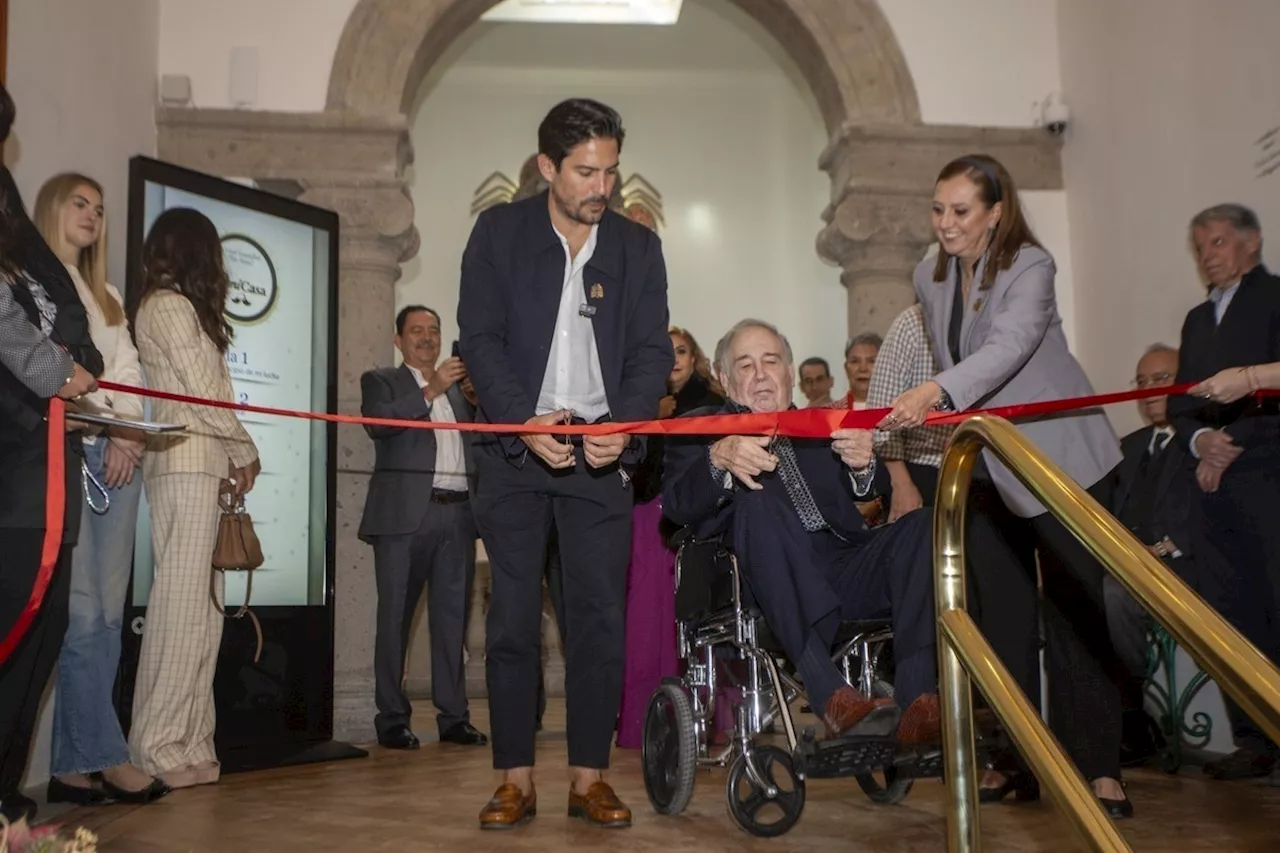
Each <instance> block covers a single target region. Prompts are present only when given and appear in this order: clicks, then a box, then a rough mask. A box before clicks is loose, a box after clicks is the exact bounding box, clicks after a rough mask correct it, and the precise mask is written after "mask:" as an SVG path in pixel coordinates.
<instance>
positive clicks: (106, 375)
mask: <svg viewBox="0 0 1280 853" xmlns="http://www.w3.org/2000/svg"><path fill="white" fill-rule="evenodd" d="M67 272H68V273H69V274H70V275H71V280H72V281H73V282H75V285H76V293H77V294H78V295H79V296H80V302H81V303H83V304H84V311H85V314H86V315H87V316H88V318H89V337H91V338H93V345H94V346H95V347H97V349H98V352H100V353H102V364H103V370H102V376H101V377H100V378H101V379H106V380H108V381H110V382H117V383H119V384H121V385H132V386H134V387H135V388H136V387H140V386H141V385H142V368H141V367H140V366H139V364H138V350H137V349H136V348H135V347H134V345H133V341H132V340H131V339H130V337H129V323H128V321H125V322H123V323H121V324H120V325H118V326H108V325H107V319H106V317H105V316H104V315H103V313H102V308H101V306H99V305H98V300H97V299H94V297H93V291H92V290H90V289H89V283H88V282H86V281H85V280H84V277H83V276H81V275H80V270H78V269H76V268H75V267H74V266H71V265H69V264H68V265H67ZM107 294H108V295H109V296H110V297H111V298H112V299H114V300H115V301H116V302H118V303H120V305H121V306H122V307H123V305H124V300H123V299H121V298H120V291H118V290H116V289H115V288H114V287H112V286H111V285H110V284H108V285H107ZM76 406H77V408H79V409H80V410H81V411H85V412H91V413H92V414H95V415H115V416H116V417H120V418H128V419H130V420H139V419H141V418H142V399H141V398H140V397H138V395H136V394H124V393H120V392H116V391H108V390H106V389H105V388H100V389H98V390H97V391H94V392H93V393H92V394H86V395H85V396H84V397H82V398H80V399H79V400H77V401H76ZM94 432H97V430H90V431H88V432H87V433H86V435H85V441H89V442H92V441H95V440H96V439H95V437H94V436H93V434H92V433H94Z"/></svg>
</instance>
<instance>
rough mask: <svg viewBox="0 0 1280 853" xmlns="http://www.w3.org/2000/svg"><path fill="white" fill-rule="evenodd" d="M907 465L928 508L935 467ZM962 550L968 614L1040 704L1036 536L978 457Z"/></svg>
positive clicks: (935, 479) (932, 499)
mask: <svg viewBox="0 0 1280 853" xmlns="http://www.w3.org/2000/svg"><path fill="white" fill-rule="evenodd" d="M907 471H908V473H909V474H910V475H911V481H912V483H914V484H915V487H916V489H917V490H918V491H919V492H920V496H921V498H922V499H923V500H924V505H925V507H926V508H928V510H929V511H930V512H932V508H933V506H934V505H935V500H936V498H937V492H938V469H937V468H935V467H933V466H932V465H919V464H916V463H914V462H908V463H907ZM965 555H966V560H965V562H966V566H965V574H966V577H967V579H968V590H967V592H968V604H969V606H968V610H969V614H970V615H971V616H972V617H973V619H974V621H975V622H977V623H978V627H979V628H980V629H981V631H982V634H983V636H984V637H986V638H987V642H989V643H990V644H991V648H992V649H993V650H994V651H995V653H996V656H997V657H999V658H1000V659H1001V660H1002V661H1004V663H1005V666H1007V667H1009V670H1010V672H1011V673H1013V675H1014V678H1015V679H1016V680H1017V682H1018V686H1019V687H1021V688H1022V692H1023V693H1025V694H1026V696H1027V699H1028V700H1029V701H1030V702H1031V704H1032V705H1034V706H1035V707H1037V708H1039V707H1040V643H1039V637H1040V622H1039V619H1040V604H1039V596H1040V592H1039V589H1038V588H1037V586H1036V543H1035V537H1034V534H1033V533H1032V531H1031V529H1030V526H1029V525H1028V524H1027V523H1026V521H1025V520H1024V519H1020V518H1018V517H1017V516H1016V515H1014V514H1013V513H1012V512H1010V511H1009V508H1008V507H1007V506H1005V503H1004V500H1003V499H1002V498H1001V497H1000V493H999V492H998V491H997V490H996V487H995V485H994V484H993V483H992V482H991V478H990V476H989V475H988V474H987V470H986V466H985V465H984V464H983V462H982V460H981V458H979V460H978V464H977V465H976V466H975V467H974V471H973V479H972V480H971V481H970V484H969V501H968V504H967V511H966V516H965ZM979 698H981V697H980V696H979Z"/></svg>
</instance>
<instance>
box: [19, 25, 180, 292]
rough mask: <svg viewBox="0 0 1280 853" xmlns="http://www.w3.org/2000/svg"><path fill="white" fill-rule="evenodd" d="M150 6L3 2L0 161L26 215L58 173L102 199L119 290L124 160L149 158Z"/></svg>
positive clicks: (153, 40)
mask: <svg viewBox="0 0 1280 853" xmlns="http://www.w3.org/2000/svg"><path fill="white" fill-rule="evenodd" d="M157 4H158V0H111V2H110V3H102V2H100V0H11V2H10V3H9V67H8V76H7V85H8V88H9V91H10V93H11V94H12V95H13V99H14V101H15V102H16V103H17V106H18V119H17V122H16V123H15V125H14V131H13V135H12V136H11V137H10V140H9V143H8V144H7V145H6V146H5V154H4V158H5V162H6V163H7V164H9V167H10V168H11V169H12V170H13V177H14V180H15V181H16V182H17V184H18V189H19V190H20V191H21V192H22V198H23V200H24V201H25V202H26V203H27V208H28V209H30V208H31V206H32V205H33V204H35V200H36V193H37V192H39V190H40V186H41V184H43V183H44V182H45V180H47V179H48V178H50V177H52V176H53V175H54V174H57V173H58V172H64V171H72V170H74V171H78V172H83V173H85V174H88V175H90V176H91V177H93V178H96V179H97V180H98V181H100V182H101V183H102V185H103V190H104V192H105V195H106V204H107V217H108V229H107V239H108V248H109V251H110V255H109V263H110V269H109V273H110V276H111V281H112V282H113V283H115V284H118V285H120V286H121V287H122V289H123V284H124V268H125V222H126V213H127V210H128V177H129V158H130V157H132V156H133V155H135V154H147V155H153V154H155V147H156V139H155V136H156V133H155V79H156V78H155V71H156V46H157V39H158V37H159V29H158V26H157V20H158V5H157Z"/></svg>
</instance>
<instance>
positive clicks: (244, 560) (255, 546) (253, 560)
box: [209, 491, 263, 663]
mask: <svg viewBox="0 0 1280 853" xmlns="http://www.w3.org/2000/svg"><path fill="white" fill-rule="evenodd" d="M218 506H219V508H221V510H222V516H221V518H219V519H218V541H217V542H216V544H215V545H214V546H213V571H212V572H210V574H209V597H210V598H212V599H213V606H214V607H216V608H218V612H219V613H221V614H222V615H223V616H227V617H229V618H231V619H243V618H244V617H245V616H248V617H249V620H250V621H251V622H253V630H254V632H255V633H256V634H257V636H258V647H257V650H256V651H255V652H254V653H253V662H254V663H257V662H258V659H259V658H260V657H261V656H262V625H261V624H260V623H259V622H258V617H257V616H255V615H254V614H253V611H252V610H250V609H249V597H250V596H251V595H253V572H254V570H255V569H257V568H259V567H261V566H262V563H263V556H262V543H261V542H259V541H258V534H257V533H256V532H254V529H253V518H252V517H251V516H250V515H249V513H248V512H246V511H245V508H244V497H243V496H241V497H240V498H235V497H233V496H232V495H231V493H230V492H229V491H223V492H222V493H221V494H219V495H218ZM218 572H248V573H249V576H248V578H247V583H246V585H245V590H244V604H242V605H240V608H239V609H238V610H236V612H235V613H227V611H226V610H224V609H223V608H222V605H221V604H219V603H218V595H217V573H218Z"/></svg>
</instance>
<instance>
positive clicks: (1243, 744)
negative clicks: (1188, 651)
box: [1169, 204, 1280, 779]
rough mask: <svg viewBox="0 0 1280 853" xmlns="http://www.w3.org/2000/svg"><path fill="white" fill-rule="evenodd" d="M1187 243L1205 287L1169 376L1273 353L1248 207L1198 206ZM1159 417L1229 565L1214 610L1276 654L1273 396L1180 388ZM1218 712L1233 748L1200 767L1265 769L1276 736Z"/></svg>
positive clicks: (1279, 612)
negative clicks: (1200, 394) (1188, 458)
mask: <svg viewBox="0 0 1280 853" xmlns="http://www.w3.org/2000/svg"><path fill="white" fill-rule="evenodd" d="M1191 240H1192V244H1193V246H1194V248H1195V253H1196V259H1197V261H1198V263H1199V266H1200V269H1201V271H1202V273H1203V274H1204V277H1205V279H1206V280H1207V281H1208V282H1209V285H1210V289H1209V298H1208V299H1207V300H1205V301H1204V302H1203V303H1201V304H1200V305H1198V306H1196V307H1195V308H1193V309H1191V311H1190V312H1188V313H1187V318H1186V321H1185V322H1184V323H1183V325H1182V346H1181V359H1180V362H1181V363H1180V365H1179V367H1178V380H1177V381H1178V382H1179V383H1182V382H1200V381H1203V380H1204V379H1207V378H1209V377H1210V376H1213V375H1214V374H1216V373H1217V372H1218V371H1220V370H1223V369H1226V368H1231V367H1243V366H1245V365H1250V364H1264V363H1267V362H1272V361H1276V360H1280V334H1278V333H1277V330H1280V278H1277V277H1276V276H1274V275H1272V274H1271V273H1270V272H1268V271H1267V268H1266V267H1265V266H1263V265H1262V227H1261V225H1260V223H1259V222H1258V217H1257V215H1256V214H1255V213H1254V212H1253V211H1252V210H1250V209H1248V208H1247V207H1244V206H1242V205H1238V204H1221V205H1217V206H1214V207H1211V208H1208V209H1207V210H1204V211H1202V212H1201V213H1199V214H1198V215H1197V216H1196V217H1195V218H1194V219H1193V220H1192V221H1191ZM1169 413H1170V415H1171V416H1172V421H1173V424H1174V426H1175V427H1176V428H1177V433H1178V440H1179V441H1180V442H1181V443H1182V444H1183V446H1184V447H1185V448H1186V449H1187V450H1188V451H1189V452H1190V453H1191V455H1192V456H1193V457H1195V459H1196V460H1197V464H1196V480H1197V482H1198V483H1199V485H1200V489H1201V493H1200V501H1201V506H1202V508H1203V512H1204V517H1205V523H1206V525H1207V529H1206V537H1207V540H1208V543H1209V545H1211V546H1213V547H1214V548H1215V549H1216V550H1217V551H1218V552H1219V553H1221V554H1222V557H1223V558H1224V559H1225V560H1226V563H1227V566H1228V568H1229V575H1228V577H1227V578H1226V579H1225V590H1224V592H1223V599H1222V601H1221V602H1219V603H1217V604H1216V606H1217V607H1218V609H1219V610H1221V611H1222V615H1223V616H1225V617H1226V618H1227V620H1228V621H1230V622H1231V624H1232V625H1234V626H1235V627H1236V628H1237V629H1238V630H1239V631H1240V633H1242V634H1243V635H1244V636H1245V637H1246V638H1247V639H1248V640H1249V641H1250V642H1252V643H1253V644H1254V645H1255V646H1257V647H1258V649H1259V651H1261V652H1262V653H1263V654H1265V655H1267V656H1268V657H1270V658H1271V660H1272V661H1275V662H1280V524H1276V519H1277V518H1280V476H1277V472H1278V471H1280V401H1278V400H1277V399H1276V398H1274V397H1265V398H1261V399H1259V398H1256V397H1245V398H1243V399H1241V400H1238V401H1236V402H1234V403H1227V404H1223V403H1215V402H1213V401H1211V400H1209V399H1205V398H1197V397H1190V396H1181V397H1175V398H1173V399H1171V400H1170V401H1169ZM1210 603H1211V604H1214V602H1210ZM1227 709H1228V712H1229V713H1230V715H1231V719H1232V730H1233V732H1234V734H1235V741H1236V747H1237V749H1236V751H1235V752H1234V753H1232V754H1231V755H1230V756H1229V757H1227V758H1225V759H1223V760H1222V761H1218V762H1213V763H1211V764H1208V765H1206V766H1205V771H1206V772H1207V773H1208V774H1209V775H1211V776H1214V777H1216V778H1223V779H1239V778H1246V777H1251V776H1263V775H1266V774H1267V773H1269V772H1270V771H1271V769H1272V768H1273V767H1275V766H1276V763H1277V753H1276V746H1275V744H1273V743H1271V742H1270V740H1269V739H1268V738H1267V737H1266V736H1265V735H1264V734H1263V732H1262V731H1261V729H1259V728H1258V727H1257V726H1256V725H1254V723H1253V722H1252V721H1251V720H1249V719H1248V718H1247V717H1245V716H1244V714H1242V713H1241V712H1240V709H1239V708H1238V707H1236V706H1235V704H1234V703H1233V702H1230V701H1228V702H1227Z"/></svg>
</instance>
